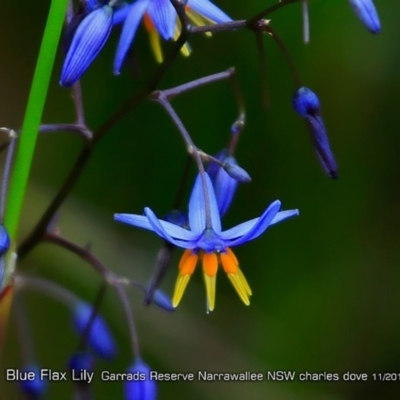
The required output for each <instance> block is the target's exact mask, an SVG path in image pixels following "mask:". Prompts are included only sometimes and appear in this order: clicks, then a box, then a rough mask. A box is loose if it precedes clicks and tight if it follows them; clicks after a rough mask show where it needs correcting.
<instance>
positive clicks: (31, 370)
mask: <svg viewBox="0 0 400 400" xmlns="http://www.w3.org/2000/svg"><path fill="white" fill-rule="evenodd" d="M21 374H22V375H21V380H20V381H19V386H20V388H21V390H22V391H23V392H24V393H25V394H26V395H27V396H28V398H29V399H32V400H39V399H40V398H41V397H42V395H43V394H44V393H45V391H46V390H47V380H45V379H42V377H41V374H40V368H39V367H38V366H37V365H35V364H31V365H28V366H26V367H25V368H23V369H22V371H21ZM28 374H29V375H28ZM22 378H23V379H22Z"/></svg>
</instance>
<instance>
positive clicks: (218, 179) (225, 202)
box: [207, 149, 240, 217]
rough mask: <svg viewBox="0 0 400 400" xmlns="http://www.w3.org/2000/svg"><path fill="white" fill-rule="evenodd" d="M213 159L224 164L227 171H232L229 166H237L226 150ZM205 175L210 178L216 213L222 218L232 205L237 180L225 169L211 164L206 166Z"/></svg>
mask: <svg viewBox="0 0 400 400" xmlns="http://www.w3.org/2000/svg"><path fill="white" fill-rule="evenodd" d="M215 158H217V159H218V160H220V161H222V162H223V163H225V166H228V170H229V169H230V170H232V168H231V166H237V162H236V160H235V158H234V157H231V156H229V155H228V151H227V150H226V149H224V150H222V151H220V152H219V153H218V154H217V155H216V156H215ZM239 168H240V167H239ZM207 173H208V175H209V176H210V179H211V182H212V184H213V188H214V193H215V198H216V199H217V205H218V211H219V213H220V215H221V217H222V216H223V215H225V214H226V212H227V211H228V208H229V206H230V205H231V203H232V200H233V196H234V195H235V192H236V188H237V185H238V180H237V179H235V178H234V177H232V176H231V175H230V174H229V173H228V172H227V171H226V169H225V168H222V167H221V166H219V165H218V164H216V163H213V162H212V163H210V165H209V166H208V168H207Z"/></svg>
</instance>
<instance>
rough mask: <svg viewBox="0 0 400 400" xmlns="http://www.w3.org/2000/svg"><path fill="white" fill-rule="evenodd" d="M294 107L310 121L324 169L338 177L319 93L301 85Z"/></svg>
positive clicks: (295, 96)
mask: <svg viewBox="0 0 400 400" xmlns="http://www.w3.org/2000/svg"><path fill="white" fill-rule="evenodd" d="M293 108H294V109H295V110H296V112H297V113H298V114H299V115H300V116H301V117H303V118H305V119H306V120H307V122H308V126H309V128H310V132H311V138H312V141H313V145H314V148H315V150H316V152H317V156H318V158H319V160H320V162H321V165H322V167H323V169H324V171H325V172H326V174H327V175H329V176H330V177H331V178H333V179H336V178H337V177H338V174H337V165H336V161H335V158H334V156H333V153H332V151H331V148H330V145H329V139H328V135H327V133H326V129H325V124H324V121H323V119H322V116H321V110H320V104H319V100H318V97H317V95H316V94H315V93H314V92H313V91H312V90H310V89H308V88H306V87H301V88H300V89H298V90H297V91H296V92H295V94H294V95H293Z"/></svg>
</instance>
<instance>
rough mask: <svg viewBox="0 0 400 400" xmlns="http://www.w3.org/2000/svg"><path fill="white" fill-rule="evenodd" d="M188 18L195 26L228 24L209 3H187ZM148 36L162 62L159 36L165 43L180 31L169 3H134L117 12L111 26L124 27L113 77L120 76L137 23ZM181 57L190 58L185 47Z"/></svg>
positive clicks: (161, 0)
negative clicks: (141, 22)
mask: <svg viewBox="0 0 400 400" xmlns="http://www.w3.org/2000/svg"><path fill="white" fill-rule="evenodd" d="M185 10H186V14H187V16H188V18H189V19H190V20H191V21H192V22H193V24H194V25H197V26H201V25H206V24H212V23H221V22H228V21H231V18H230V17H228V15H226V14H225V13H224V12H223V11H221V10H220V9H219V8H218V7H216V6H215V5H214V4H212V3H211V2H210V1H209V0H188V2H187V5H186V7H185ZM142 19H143V22H144V25H145V27H146V29H147V30H148V31H149V34H150V43H151V46H152V48H153V51H154V54H155V56H156V59H157V61H158V62H161V61H162V52H161V46H160V36H161V37H162V38H163V39H164V40H170V39H177V37H178V36H179V33H180V30H181V27H180V23H179V21H178V20H177V14H176V11H175V9H174V7H173V6H172V4H171V2H170V0H136V1H134V2H133V3H132V4H130V5H128V6H126V7H124V8H122V9H120V10H118V11H116V13H115V16H114V25H116V24H120V23H122V22H123V23H124V25H123V28H122V33H121V37H120V40H119V44H118V48H117V53H116V56H115V60H114V73H115V74H116V75H117V74H119V73H120V70H121V66H122V63H123V61H124V59H125V57H126V54H127V52H128V50H129V48H130V46H131V43H132V41H133V39H134V37H135V34H136V31H137V29H138V26H139V23H140V21H141V20H142ZM182 52H183V54H184V55H189V53H190V49H189V46H188V45H187V44H185V46H183V48H182Z"/></svg>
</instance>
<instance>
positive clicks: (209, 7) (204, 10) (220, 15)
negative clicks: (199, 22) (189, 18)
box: [187, 0, 232, 24]
mask: <svg viewBox="0 0 400 400" xmlns="http://www.w3.org/2000/svg"><path fill="white" fill-rule="evenodd" d="M187 5H188V7H189V8H191V9H193V10H194V11H196V12H197V13H198V14H200V15H203V16H204V17H206V18H208V19H209V20H211V21H213V22H216V23H217V24H219V23H221V22H229V21H232V18H230V17H229V16H228V15H226V14H225V13H224V12H223V11H222V10H220V9H219V8H218V7H217V6H215V5H214V4H213V3H211V2H210V1H208V0H189V1H188V4H187Z"/></svg>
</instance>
